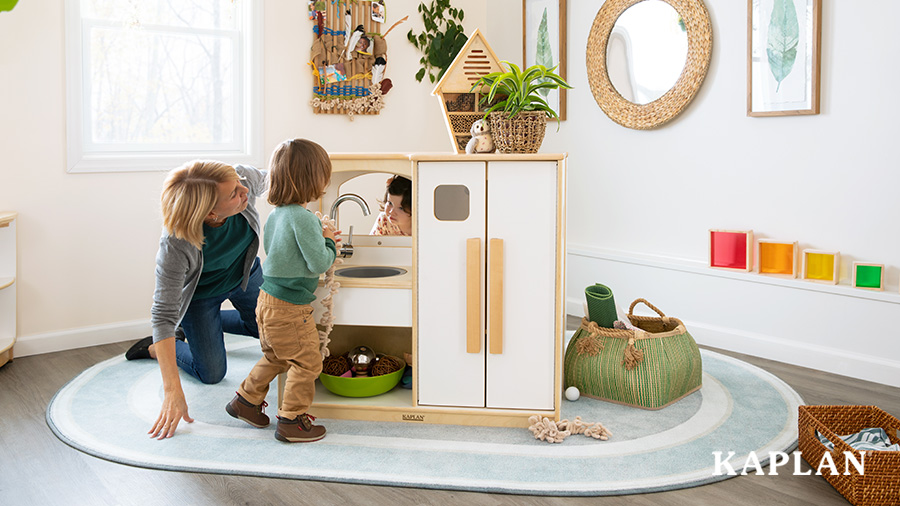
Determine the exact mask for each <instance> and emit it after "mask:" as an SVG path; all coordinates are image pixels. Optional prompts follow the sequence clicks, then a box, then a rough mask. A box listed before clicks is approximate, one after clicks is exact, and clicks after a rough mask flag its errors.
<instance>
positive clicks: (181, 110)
mask: <svg viewBox="0 0 900 506" xmlns="http://www.w3.org/2000/svg"><path fill="white" fill-rule="evenodd" d="M250 1H252V0H234V1H232V0H140V1H138V0H129V1H122V0H81V1H80V4H81V5H80V12H79V14H80V39H81V46H82V48H81V62H80V67H81V68H80V70H81V90H80V91H81V93H80V98H81V102H82V103H81V107H82V108H81V121H80V127H81V132H80V140H81V148H82V149H83V152H84V153H85V154H88V155H89V154H90V153H150V154H151V155H156V154H162V153H175V154H177V153H187V152H191V153H193V152H201V153H212V154H215V152H217V151H224V152H229V153H242V152H247V151H249V150H248V149H246V146H245V144H246V142H247V138H248V135H247V128H248V126H249V125H248V123H249V121H248V118H247V117H246V114H245V111H247V109H248V107H247V105H248V104H247V91H248V90H247V88H248V87H249V85H248V84H247V80H246V79H245V77H246V74H247V72H249V71H250V70H249V68H250V67H251V66H250V65H249V62H247V61H245V59H246V56H245V55H246V51H245V48H246V45H247V40H248V32H249V31H250V30H249V23H248V20H247V19H245V18H246V17H247V15H246V13H247V9H246V8H245V6H244V5H243V4H244V3H245V2H250ZM76 3H78V2H76ZM257 92H258V90H257ZM72 95H73V94H70V96H72ZM70 128H71V124H70ZM70 152H71V149H70ZM70 165H71V163H70Z"/></svg>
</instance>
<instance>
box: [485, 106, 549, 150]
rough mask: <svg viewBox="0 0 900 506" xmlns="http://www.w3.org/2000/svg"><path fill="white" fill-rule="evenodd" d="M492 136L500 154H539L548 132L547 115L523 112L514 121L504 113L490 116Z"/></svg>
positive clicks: (540, 112) (537, 112)
mask: <svg viewBox="0 0 900 506" xmlns="http://www.w3.org/2000/svg"><path fill="white" fill-rule="evenodd" d="M489 119H490V122H491V135H492V136H493V138H494V145H495V146H497V151H499V152H500V153H537V152H538V149H540V148H541V143H542V142H544V133H545V132H546V131H547V113H545V112H544V111H523V112H520V113H519V114H517V115H516V116H515V117H513V118H512V119H509V118H507V117H506V113H504V112H492V113H491V114H490V116H489Z"/></svg>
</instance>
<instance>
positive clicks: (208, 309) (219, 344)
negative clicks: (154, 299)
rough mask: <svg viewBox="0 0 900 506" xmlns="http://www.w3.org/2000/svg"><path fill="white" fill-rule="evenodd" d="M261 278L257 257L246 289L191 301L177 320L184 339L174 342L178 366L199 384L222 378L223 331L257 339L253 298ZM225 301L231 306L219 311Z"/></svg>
mask: <svg viewBox="0 0 900 506" xmlns="http://www.w3.org/2000/svg"><path fill="white" fill-rule="evenodd" d="M262 281H263V277H262V268H261V267H260V263H259V258H257V259H256V260H255V261H254V262H253V266H252V267H251V268H250V279H249V280H248V282H247V289H246V290H243V289H241V287H240V285H238V287H237V288H235V289H234V290H232V291H230V292H228V293H225V294H222V295H217V296H215V297H208V298H205V299H195V300H193V301H191V305H190V306H189V307H188V310H187V313H186V314H185V315H184V319H183V320H181V326H182V328H183V329H184V335H185V337H187V342H183V341H177V340H176V341H175V359H176V361H177V363H178V367H180V368H182V369H184V370H185V371H186V372H187V373H188V374H190V375H191V376H193V377H195V378H197V379H198V380H200V381H202V382H203V383H218V382H220V381H222V378H224V377H225V372H226V371H227V370H228V365H227V363H226V360H225V336H224V333H225V332H228V333H229V334H240V335H244V336H250V337H255V338H256V339H259V329H258V328H257V326H256V300H257V299H258V298H259V285H261V284H262ZM225 300H229V301H231V305H232V306H234V308H235V309H229V310H225V311H223V310H222V303H223V302H225Z"/></svg>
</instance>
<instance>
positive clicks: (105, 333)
mask: <svg viewBox="0 0 900 506" xmlns="http://www.w3.org/2000/svg"><path fill="white" fill-rule="evenodd" d="M150 332H151V330H150V319H146V320H134V321H129V322H118V323H110V324H106V325H95V326H91V327H81V328H77V329H69V330H62V331H58V332H47V333H44V334H32V335H30V336H20V337H19V338H18V339H17V340H16V344H15V346H14V347H13V351H14V354H15V356H16V357H27V356H30V355H39V354H41V353H53V352H56V351H65V350H74V349H76V348H86V347H88V346H97V345H101V344H110V343H118V342H121V341H132V340H135V339H140V338H142V337H147V336H149V335H150Z"/></svg>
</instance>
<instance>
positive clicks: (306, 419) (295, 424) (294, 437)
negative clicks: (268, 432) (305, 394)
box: [275, 413, 325, 443]
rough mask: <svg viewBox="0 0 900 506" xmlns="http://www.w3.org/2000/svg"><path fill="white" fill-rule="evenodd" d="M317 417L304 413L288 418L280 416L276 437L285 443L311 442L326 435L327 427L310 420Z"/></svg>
mask: <svg viewBox="0 0 900 506" xmlns="http://www.w3.org/2000/svg"><path fill="white" fill-rule="evenodd" d="M311 419H312V420H315V419H316V417H314V416H311V415H308V414H306V413H303V414H302V415H300V416H298V417H297V418H294V419H293V420H288V419H285V418H281V417H280V416H279V417H278V430H276V431H275V439H277V440H279V441H284V442H285V443H311V442H313V441H318V440H320V439H322V438H323V437H325V427H322V426H321V425H313V424H312V422H311V421H310V420H311Z"/></svg>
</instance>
